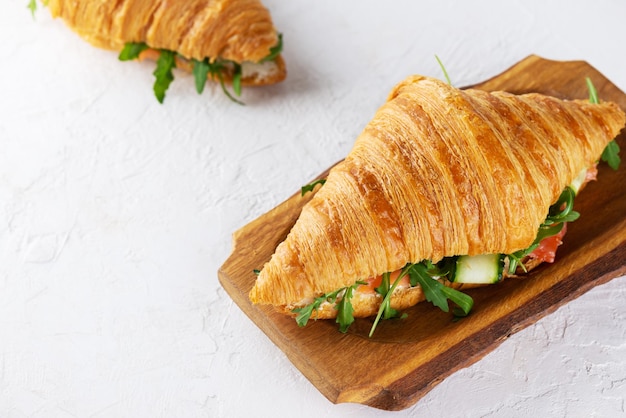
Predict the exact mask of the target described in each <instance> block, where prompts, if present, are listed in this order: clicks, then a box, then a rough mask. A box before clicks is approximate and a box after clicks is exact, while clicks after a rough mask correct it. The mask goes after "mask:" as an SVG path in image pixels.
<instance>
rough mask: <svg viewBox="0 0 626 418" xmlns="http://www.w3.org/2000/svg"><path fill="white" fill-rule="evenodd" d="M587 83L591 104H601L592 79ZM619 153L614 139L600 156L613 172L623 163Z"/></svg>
mask: <svg viewBox="0 0 626 418" xmlns="http://www.w3.org/2000/svg"><path fill="white" fill-rule="evenodd" d="M585 81H586V82H587V89H588V90H589V102H591V103H593V104H599V103H600V99H599V98H598V91H597V90H596V87H595V86H594V85H593V82H592V81H591V78H589V77H587V78H585ZM619 151H620V149H619V145H617V142H615V140H614V139H613V140H612V141H611V142H609V143H608V145H607V146H606V148H604V151H602V155H601V156H600V158H601V159H602V161H604V162H606V163H607V164H608V165H609V167H611V168H612V169H613V170H617V169H618V168H619V166H620V163H621V159H620V157H619Z"/></svg>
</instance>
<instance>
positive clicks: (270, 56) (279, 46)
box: [259, 33, 283, 63]
mask: <svg viewBox="0 0 626 418" xmlns="http://www.w3.org/2000/svg"><path fill="white" fill-rule="evenodd" d="M282 51H283V34H282V33H279V34H278V43H277V44H276V45H275V46H273V47H271V48H270V53H269V54H268V55H267V56H266V57H265V58H263V59H262V60H261V61H259V63H264V62H268V61H274V60H275V59H276V57H278V55H279V54H280V53H281V52H282Z"/></svg>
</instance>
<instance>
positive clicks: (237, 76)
mask: <svg viewBox="0 0 626 418" xmlns="http://www.w3.org/2000/svg"><path fill="white" fill-rule="evenodd" d="M234 65H235V71H234V73H233V91H234V92H235V94H236V95H237V96H241V65H239V64H237V63H235V64H234Z"/></svg>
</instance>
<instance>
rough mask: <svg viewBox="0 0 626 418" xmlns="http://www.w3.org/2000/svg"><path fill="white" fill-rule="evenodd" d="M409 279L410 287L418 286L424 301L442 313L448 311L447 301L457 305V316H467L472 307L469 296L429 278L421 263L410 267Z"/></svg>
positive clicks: (424, 266) (471, 300)
mask: <svg viewBox="0 0 626 418" xmlns="http://www.w3.org/2000/svg"><path fill="white" fill-rule="evenodd" d="M409 277H410V280H411V285H412V286H416V285H418V284H419V285H420V287H421V288H422V291H423V292H424V296H425V297H426V300H427V301H429V302H431V303H432V304H433V305H435V306H437V307H438V308H439V309H441V310H442V311H444V312H448V311H449V310H450V307H449V306H448V299H449V300H451V301H452V302H454V303H455V304H457V305H458V306H459V308H460V309H461V310H460V311H455V314H456V315H457V316H464V315H467V314H469V312H470V311H471V309H472V307H473V306H474V300H473V299H472V298H471V296H469V295H466V294H465V293H463V292H460V291H458V290H456V289H453V288H451V287H448V286H445V285H444V284H443V283H441V282H440V281H439V280H436V279H434V278H433V277H432V276H430V275H429V274H428V267H427V265H426V264H425V263H423V262H422V263H417V264H413V265H411V268H410V269H409ZM461 312H462V313H461Z"/></svg>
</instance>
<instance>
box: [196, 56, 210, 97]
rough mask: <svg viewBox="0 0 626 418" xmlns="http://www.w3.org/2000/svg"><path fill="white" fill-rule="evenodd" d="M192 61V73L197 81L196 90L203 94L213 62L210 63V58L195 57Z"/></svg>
mask: <svg viewBox="0 0 626 418" xmlns="http://www.w3.org/2000/svg"><path fill="white" fill-rule="evenodd" d="M192 63H193V70H192V73H193V77H194V79H195V82H196V91H197V92H198V94H202V92H203V91H204V86H205V85H206V80H207V76H208V75H209V71H211V64H209V59H208V58H205V59H204V60H202V61H198V60H196V59H193V60H192Z"/></svg>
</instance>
